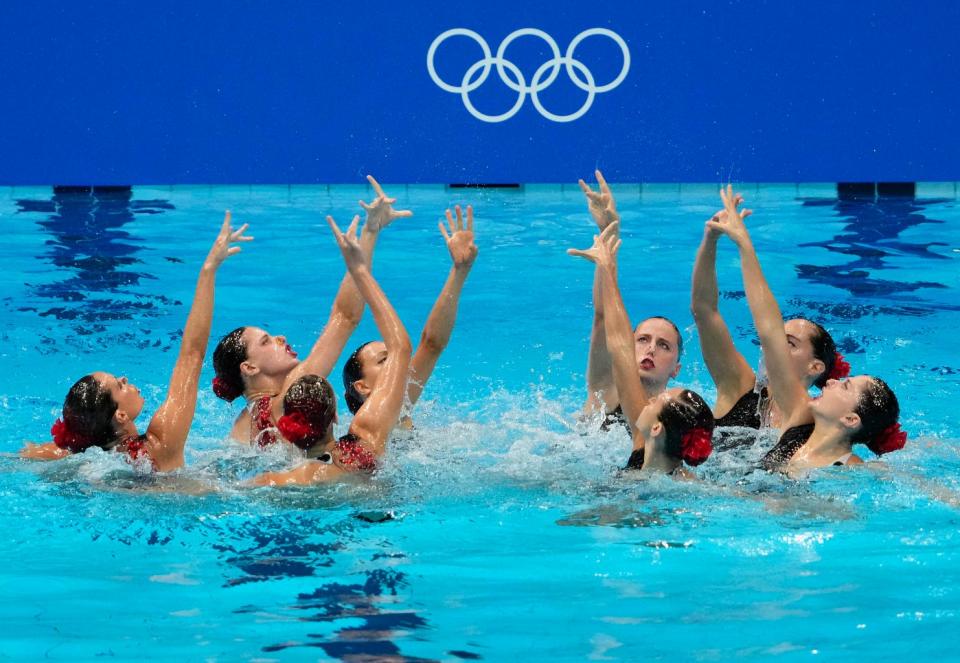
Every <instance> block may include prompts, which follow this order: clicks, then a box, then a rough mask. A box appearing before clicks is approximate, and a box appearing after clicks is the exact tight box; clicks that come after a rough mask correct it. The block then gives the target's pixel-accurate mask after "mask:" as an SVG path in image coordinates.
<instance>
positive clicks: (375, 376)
mask: <svg viewBox="0 0 960 663" xmlns="http://www.w3.org/2000/svg"><path fill="white" fill-rule="evenodd" d="M455 212H456V220H454V217H453V215H452V214H451V213H450V210H447V212H446V215H447V223H448V224H449V225H450V227H449V230H448V229H447V227H446V226H445V225H444V224H443V221H440V223H439V226H440V233H441V234H442V235H443V239H444V241H445V242H446V243H447V250H448V251H449V252H450V259H451V260H452V261H453V265H452V266H451V267H450V272H449V274H447V281H446V283H445V284H444V286H443V290H441V291H440V296H439V297H437V301H436V303H434V305H433V309H432V310H431V311H430V315H429V317H427V322H426V324H425V325H424V326H423V333H422V334H421V335H420V345H418V346H417V351H416V352H415V353H414V355H413V359H412V360H411V362H410V381H409V382H408V383H407V407H409V408H412V407H413V406H414V404H415V403H416V402H417V400H418V399H419V398H420V395H421V394H422V393H423V389H424V387H425V386H426V384H427V380H429V379H430V375H431V374H432V373H433V369H434V367H436V365H437V360H438V359H439V358H440V354H441V353H442V352H443V350H444V349H445V348H446V347H447V343H448V342H449V341H450V335H451V334H452V333H453V325H454V322H456V319H457V307H458V305H459V303H460V293H461V292H462V291H463V284H464V283H465V282H466V280H467V276H469V274H470V269H471V268H472V267H473V262H474V260H476V258H477V246H476V244H474V243H473V238H474V235H473V208H472V207H470V206H469V205H468V206H467V220H466V226H464V220H463V212H462V211H461V209H460V206H459V205H457V206H456V208H455ZM388 356H389V352H388V348H387V347H386V345H385V344H384V343H383V341H368V342H366V343H364V344H363V345H361V346H360V347H358V348H357V349H356V350H354V351H353V354H351V355H350V358H349V359H348V360H347V363H346V364H344V366H343V388H344V390H345V391H344V397H345V399H346V401H347V407H348V408H350V411H351V412H353V413H356V412H357V411H358V410H359V409H360V408H361V407H362V406H363V404H364V403H365V402H366V400H367V398H368V397H369V396H370V394H371V393H372V392H373V390H374V389H376V388H377V384H378V382H379V380H380V373H381V372H382V370H383V363H384V362H385V361H386V359H387V357H388ZM400 423H401V426H402V427H404V428H411V427H412V425H413V424H412V422H411V420H410V417H409V416H404V417H403V419H402V420H401V422H400Z"/></svg>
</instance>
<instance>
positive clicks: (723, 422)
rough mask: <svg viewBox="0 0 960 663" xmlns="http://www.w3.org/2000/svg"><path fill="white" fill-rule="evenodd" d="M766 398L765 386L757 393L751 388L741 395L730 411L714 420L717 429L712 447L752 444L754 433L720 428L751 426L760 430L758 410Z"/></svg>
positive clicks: (733, 447)
mask: <svg viewBox="0 0 960 663" xmlns="http://www.w3.org/2000/svg"><path fill="white" fill-rule="evenodd" d="M766 400H767V388H766V387H764V388H763V389H761V390H760V393H757V392H756V391H754V390H753V389H751V390H750V391H748V392H747V393H745V394H744V395H743V396H741V397H740V398H739V399H738V400H737V402H736V403H734V404H733V407H732V408H730V411H729V412H727V413H726V414H725V415H723V416H722V417H720V418H718V419H715V420H714V425H715V426H716V427H717V428H718V429H721V430H718V431H717V433H716V435H715V436H714V437H715V438H716V442H715V444H714V447H715V449H716V450H717V451H729V450H731V449H736V448H737V447H745V446H749V445H752V444H753V443H754V442H756V440H757V436H756V435H751V434H747V433H743V432H735V431H729V430H722V429H724V428H734V427H736V428H752V429H753V430H760V429H761V428H762V425H761V424H762V422H761V418H760V410H761V408H762V407H763V406H764V404H765V403H766Z"/></svg>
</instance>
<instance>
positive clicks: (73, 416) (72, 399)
mask: <svg viewBox="0 0 960 663" xmlns="http://www.w3.org/2000/svg"><path fill="white" fill-rule="evenodd" d="M116 412H117V402H116V401H115V400H113V396H112V395H111V394H110V390H109V389H107V388H106V387H104V386H103V385H102V384H100V382H98V381H97V379H96V378H95V377H93V376H92V375H85V376H84V377H82V378H80V379H79V380H77V381H76V382H75V383H74V385H73V386H72V387H70V391H68V392H67V397H66V398H65V399H64V401H63V423H64V424H65V425H66V427H67V429H68V430H69V431H70V432H71V433H73V434H75V435H76V436H78V437H79V438H80V439H82V440H83V442H80V443H77V444H73V445H70V451H72V452H74V453H79V452H81V451H84V450H85V449H89V448H90V447H101V448H104V449H109V448H110V447H112V446H113V445H114V443H115V442H116V437H117V434H116V432H115V431H114V429H113V415H114V414H116Z"/></svg>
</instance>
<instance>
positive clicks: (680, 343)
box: [634, 315, 683, 359]
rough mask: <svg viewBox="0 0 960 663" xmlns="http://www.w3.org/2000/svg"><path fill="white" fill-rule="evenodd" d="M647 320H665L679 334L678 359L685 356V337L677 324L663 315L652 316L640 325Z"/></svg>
mask: <svg viewBox="0 0 960 663" xmlns="http://www.w3.org/2000/svg"><path fill="white" fill-rule="evenodd" d="M647 320H663V321H664V322H667V323H669V324H670V326H671V327H673V331H675V332H676V333H677V359H679V358H680V357H682V356H683V336H681V335H680V328H679V327H677V323H675V322H674V321H673V320H671V319H670V318H667V317H665V316H662V315H652V316H650V317H649V318H645V319H644V320H642V321H641V322H640V325H642V324H643V323H644V322H646V321H647ZM640 325H637V327H639V326H640ZM634 331H636V329H634Z"/></svg>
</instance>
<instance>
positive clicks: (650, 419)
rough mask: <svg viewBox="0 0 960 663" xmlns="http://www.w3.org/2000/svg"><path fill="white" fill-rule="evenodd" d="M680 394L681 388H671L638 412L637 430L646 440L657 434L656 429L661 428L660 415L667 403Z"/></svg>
mask: <svg viewBox="0 0 960 663" xmlns="http://www.w3.org/2000/svg"><path fill="white" fill-rule="evenodd" d="M682 392H683V389H682V388H680V387H673V388H671V389H667V390H666V391H662V392H660V393H659V394H658V395H656V396H654V397H653V398H651V399H650V400H648V401H647V404H646V405H645V406H644V407H643V410H641V411H640V416H639V417H637V430H639V431H640V433H641V434H643V436H644V437H646V438H649V437H650V436H651V435H657V434H659V432H660V431H659V430H658V427H660V428H662V427H663V424H662V423H660V413H661V412H663V408H664V407H665V406H666V405H667V403H669V402H670V401H672V400H673V399H675V398H677V397H678V396H679V395H680V394H681V393H682Z"/></svg>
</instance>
